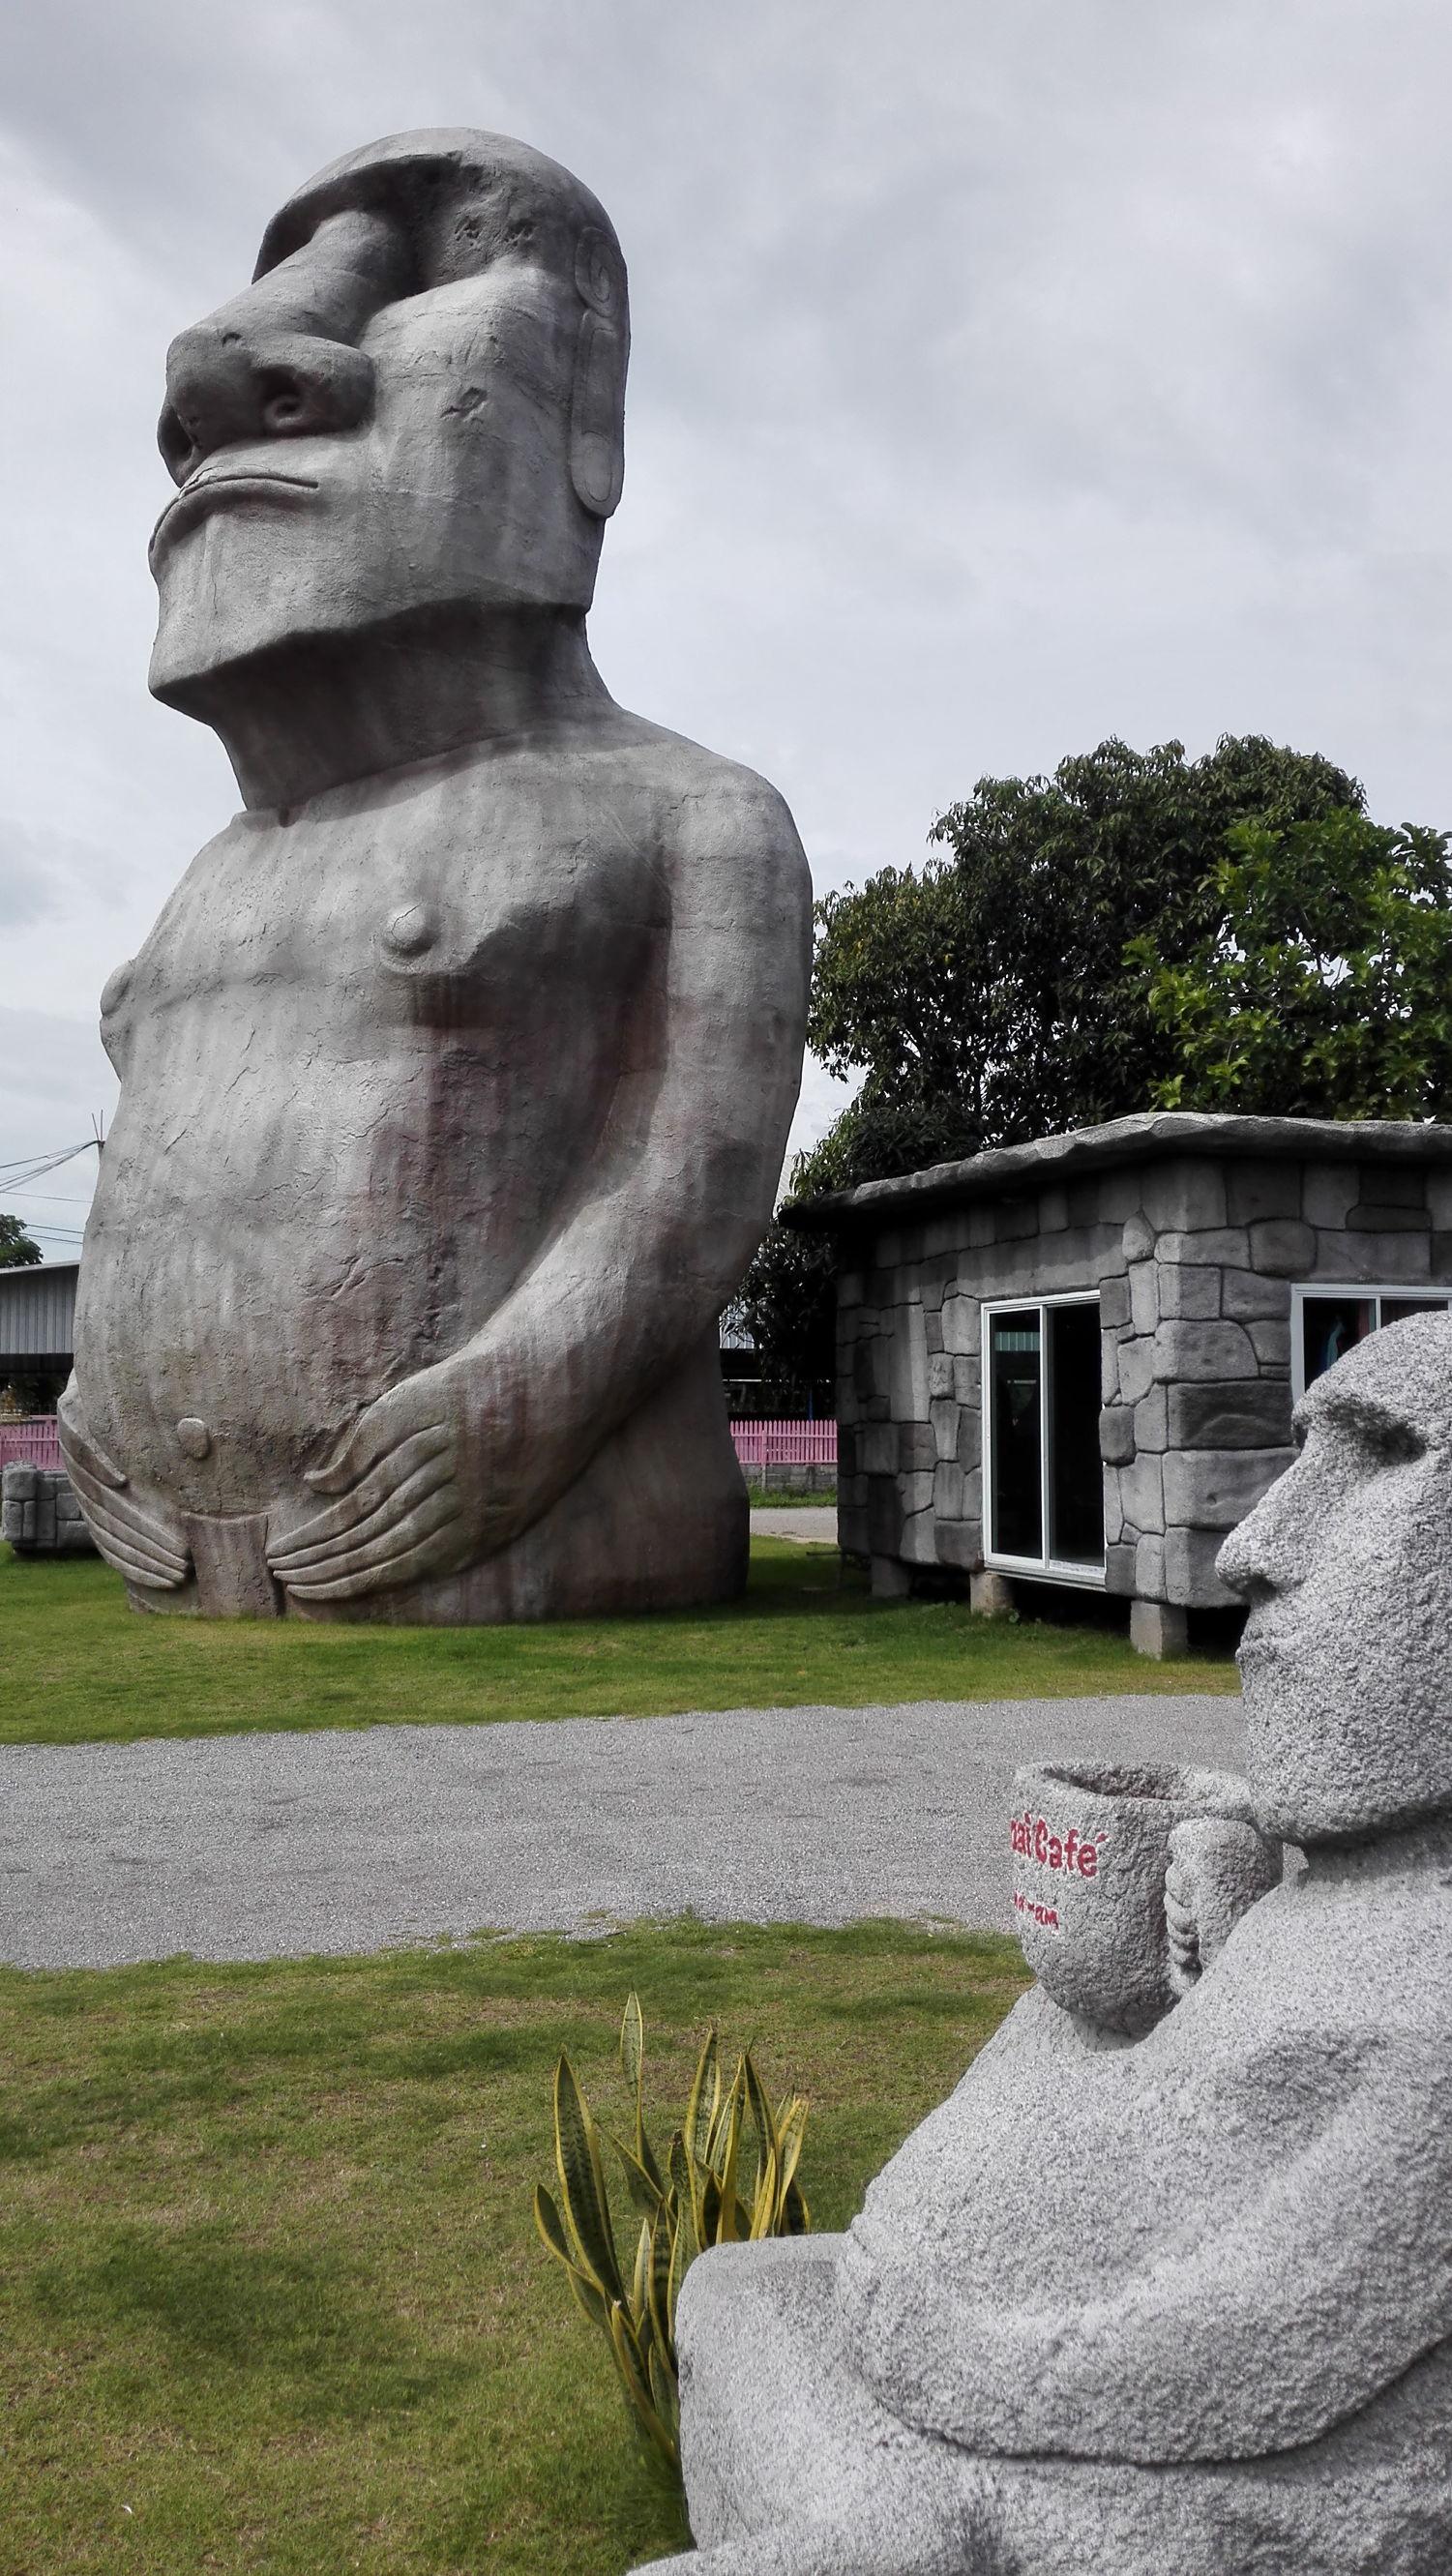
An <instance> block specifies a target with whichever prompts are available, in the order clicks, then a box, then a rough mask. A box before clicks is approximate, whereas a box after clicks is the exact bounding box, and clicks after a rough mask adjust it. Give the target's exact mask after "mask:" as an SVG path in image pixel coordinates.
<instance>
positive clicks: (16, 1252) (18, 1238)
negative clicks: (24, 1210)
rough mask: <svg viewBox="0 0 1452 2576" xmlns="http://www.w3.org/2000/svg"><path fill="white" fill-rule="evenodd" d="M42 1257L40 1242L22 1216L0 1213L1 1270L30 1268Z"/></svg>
mask: <svg viewBox="0 0 1452 2576" xmlns="http://www.w3.org/2000/svg"><path fill="white" fill-rule="evenodd" d="M41 1257H42V1255H41V1249H40V1246H39V1244H38V1243H37V1242H36V1241H35V1238H34V1236H33V1235H29V1234H27V1233H26V1231H25V1227H24V1225H23V1224H22V1222H21V1220H20V1218H19V1217H18V1216H5V1215H3V1214H0V1270H30V1269H33V1268H34V1266H35V1264H36V1262H37V1261H39V1260H40V1259H41Z"/></svg>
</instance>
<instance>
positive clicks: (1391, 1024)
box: [1128, 813, 1452, 1118]
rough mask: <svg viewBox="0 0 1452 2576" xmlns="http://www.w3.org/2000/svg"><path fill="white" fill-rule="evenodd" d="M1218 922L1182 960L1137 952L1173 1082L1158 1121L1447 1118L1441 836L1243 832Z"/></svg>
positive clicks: (1361, 822) (1354, 820)
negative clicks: (1219, 1114)
mask: <svg viewBox="0 0 1452 2576" xmlns="http://www.w3.org/2000/svg"><path fill="white" fill-rule="evenodd" d="M1210 892H1211V895H1212V896H1213V902H1214V915H1215V917H1214V919H1213V921H1212V923H1211V925H1210V927H1209V928H1208V929H1207V930H1206V931H1205V932H1204V933H1203V934H1202V935H1201V937H1200V938H1199V940H1198V941H1197V942H1196V944H1195V946H1194V947H1193V949H1192V950H1191V951H1190V952H1189V954H1188V955H1187V956H1185V957H1184V958H1183V959H1182V960H1181V961H1180V962H1178V963H1176V964H1169V963H1166V962H1165V961H1164V960H1162V959H1161V958H1159V957H1158V956H1157V955H1156V952H1155V948H1154V943H1153V941H1152V940H1151V939H1149V938H1144V937H1141V938H1138V939H1135V940H1133V941H1131V942H1130V946H1129V950H1128V958H1129V963H1130V965H1131V967H1132V968H1133V969H1135V970H1137V971H1138V972H1140V973H1141V974H1142V975H1143V976H1144V978H1145V985H1146V991H1147V996H1148V1003H1149V1010H1150V1014H1151V1017H1152V1019H1153V1020H1154V1022H1155V1025H1156V1026H1157V1027H1158V1028H1159V1029H1160V1030H1161V1031H1162V1032H1163V1033H1164V1035H1165V1037H1166V1039H1167V1040H1168V1043H1169V1046H1170V1049H1171V1052H1172V1054H1173V1056H1174V1058H1175V1061H1176V1067H1177V1069H1176V1070H1175V1071H1174V1072H1172V1073H1167V1074H1165V1075H1163V1076H1162V1077H1161V1078H1160V1079H1159V1081H1157V1082H1156V1084H1155V1086H1154V1091H1153V1098H1154V1102H1155V1105H1156V1106H1157V1107H1160V1108H1165V1109H1180V1108H1195V1109H1233V1110H1254V1111H1258V1112H1260V1113H1261V1114H1262V1115H1264V1116H1273V1117H1282V1118H1445V1117H1447V1116H1448V1115H1449V1113H1452V855H1449V844H1448V836H1447V835H1446V834H1445V833H1442V832H1431V831H1425V830H1418V829H1415V828H1413V827H1404V828H1403V829H1402V830H1400V831H1393V830H1390V829H1387V828H1386V827H1384V826H1382V825H1378V824H1376V823H1372V822H1369V821H1368V820H1367V818H1366V816H1365V815H1364V814H1358V813H1344V814H1335V815H1332V816H1330V817H1329V818H1327V819H1326V820H1324V821H1322V822H1319V823H1297V824H1292V825H1290V826H1288V827H1284V828H1281V829H1276V828H1274V827H1273V826H1271V825H1270V824H1267V823H1241V824H1238V825H1236V826H1235V827H1234V828H1233V829H1232V830H1231V832H1230V834H1229V848H1228V850H1227V851H1226V853H1225V855H1224V856H1223V857H1222V858H1220V859H1218V860H1217V861H1216V863H1215V866H1214V868H1213V869H1212V871H1211V876H1210Z"/></svg>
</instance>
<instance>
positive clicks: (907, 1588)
mask: <svg viewBox="0 0 1452 2576" xmlns="http://www.w3.org/2000/svg"><path fill="white" fill-rule="evenodd" d="M870 1563H871V1568H872V1597H873V1599H874V1600H875V1601H905V1600H906V1598H907V1596H908V1594H909V1593H910V1592H911V1590H912V1588H913V1576H912V1567H911V1566H909V1565H904V1564H903V1562H902V1559H901V1557H897V1556H874V1557H873V1558H871V1559H870Z"/></svg>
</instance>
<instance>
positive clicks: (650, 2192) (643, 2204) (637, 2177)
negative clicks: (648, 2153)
mask: <svg viewBox="0 0 1452 2576" xmlns="http://www.w3.org/2000/svg"><path fill="white" fill-rule="evenodd" d="M602 2135H603V2136H604V2137H606V2138H608V2140H609V2142H610V2144H611V2146H612V2147H613V2148H614V2150H615V2153H616V2155H617V2156H618V2158H619V2160H620V2170H621V2172H622V2173H623V2174H624V2176H625V2188H626V2190H627V2191H628V2192H629V2194H630V2205H631V2207H632V2209H637V2210H639V2212H640V2215H641V2216H642V2218H653V2217H654V2215H655V2212H656V2211H657V2210H658V2209H659V2207H660V2204H661V2201H662V2198H663V2197H664V2188H663V2185H662V2183H661V2180H660V2175H659V2172H658V2171H657V2172H656V2173H654V2174H652V2173H650V2172H649V2171H648V2170H647V2168H646V2167H645V2166H644V2165H643V2164H642V2163H641V2161H640V2158H639V2157H638V2156H637V2154H636V2153H635V2150H634V2148H633V2147H628V2146H627V2145H626V2143H625V2140H624V2139H623V2138H617V2137H616V2135H615V2132H614V2130H613V2129H606V2130H604V2131H602ZM650 2161H651V2164H652V2165H654V2164H655V2158H654V2156H652V2157H651V2160H650Z"/></svg>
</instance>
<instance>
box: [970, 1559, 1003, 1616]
mask: <svg viewBox="0 0 1452 2576" xmlns="http://www.w3.org/2000/svg"><path fill="white" fill-rule="evenodd" d="M968 1607H969V1609H970V1610H976V1611H977V1612H978V1615H979V1617H980V1618H981V1619H1006V1618H1007V1617H1008V1614H1009V1612H1010V1610H1011V1609H1012V1608H1013V1593H1012V1591H1011V1589H1010V1587H1009V1580H1008V1577H1007V1575H1006V1574H996V1573H995V1572H994V1571H993V1569H992V1568H991V1567H990V1566H984V1567H983V1568H982V1569H981V1571H980V1572H979V1573H977V1574H970V1575H969V1577H968Z"/></svg>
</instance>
